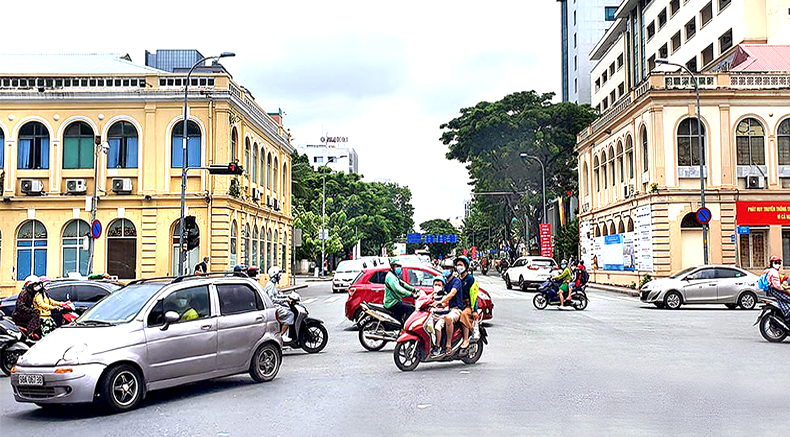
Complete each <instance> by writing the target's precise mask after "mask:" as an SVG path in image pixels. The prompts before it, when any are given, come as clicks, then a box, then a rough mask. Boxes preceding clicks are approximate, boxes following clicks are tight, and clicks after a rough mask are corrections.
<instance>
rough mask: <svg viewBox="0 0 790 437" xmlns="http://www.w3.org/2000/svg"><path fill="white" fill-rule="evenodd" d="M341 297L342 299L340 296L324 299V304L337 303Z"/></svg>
mask: <svg viewBox="0 0 790 437" xmlns="http://www.w3.org/2000/svg"><path fill="white" fill-rule="evenodd" d="M341 297H342V296H332V297H328V298H326V299H324V303H332V302H337V301H338V300H340V298H341Z"/></svg>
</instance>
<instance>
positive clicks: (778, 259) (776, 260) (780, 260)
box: [771, 255, 782, 264]
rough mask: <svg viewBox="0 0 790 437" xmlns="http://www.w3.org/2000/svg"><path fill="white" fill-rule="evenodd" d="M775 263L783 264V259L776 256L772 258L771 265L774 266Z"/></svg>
mask: <svg viewBox="0 0 790 437" xmlns="http://www.w3.org/2000/svg"><path fill="white" fill-rule="evenodd" d="M775 262H782V258H779V257H778V256H776V255H774V256H772V257H771V264H773V263H775Z"/></svg>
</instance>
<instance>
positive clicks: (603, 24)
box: [559, 0, 617, 104]
mask: <svg viewBox="0 0 790 437" xmlns="http://www.w3.org/2000/svg"><path fill="white" fill-rule="evenodd" d="M559 1H560V3H561V5H560V26H561V29H562V39H561V49H562V101H563V102H574V103H580V104H584V103H590V70H591V69H592V66H593V62H592V61H591V60H590V51H591V50H592V49H593V47H594V46H595V44H596V43H597V42H598V40H599V39H600V38H601V35H603V33H604V32H605V31H606V29H607V28H608V27H609V26H610V25H611V24H612V23H613V22H614V16H615V11H616V10H617V1H616V0H578V1H577V0H559Z"/></svg>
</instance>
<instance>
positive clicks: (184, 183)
mask: <svg viewBox="0 0 790 437" xmlns="http://www.w3.org/2000/svg"><path fill="white" fill-rule="evenodd" d="M233 56H236V54H235V53H231V52H223V53H221V54H219V55H217V56H204V57H203V58H201V59H200V60H199V61H197V62H195V64H194V65H192V68H190V69H189V73H187V79H186V82H185V83H184V120H183V124H182V125H181V127H182V128H183V135H182V136H181V218H180V219H179V221H178V227H179V231H178V275H176V276H180V275H183V274H184V258H185V257H186V251H185V250H184V238H185V237H184V234H185V233H184V210H185V209H186V190H187V168H188V167H187V125H188V122H189V77H190V76H192V72H193V71H195V68H197V66H198V65H200V64H202V63H203V62H205V61H207V60H209V59H220V58H229V57H233Z"/></svg>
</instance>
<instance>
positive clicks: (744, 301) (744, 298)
mask: <svg viewBox="0 0 790 437" xmlns="http://www.w3.org/2000/svg"><path fill="white" fill-rule="evenodd" d="M755 305H757V296H755V295H754V293H752V292H751V291H747V292H745V293H742V294H741V295H740V297H738V306H739V307H741V309H744V310H753V309H754V306H755Z"/></svg>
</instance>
